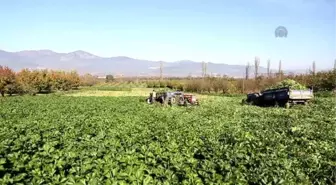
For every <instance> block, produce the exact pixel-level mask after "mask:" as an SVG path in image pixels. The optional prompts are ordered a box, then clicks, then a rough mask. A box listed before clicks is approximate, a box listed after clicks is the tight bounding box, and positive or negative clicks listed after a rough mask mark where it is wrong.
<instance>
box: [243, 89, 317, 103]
mask: <svg viewBox="0 0 336 185" xmlns="http://www.w3.org/2000/svg"><path fill="white" fill-rule="evenodd" d="M313 98H314V94H313V91H312V90H311V89H306V90H298V89H291V88H290V87H284V88H276V89H268V90H265V91H261V92H260V93H249V94H247V98H246V100H243V103H247V104H250V105H257V106H275V107H286V108H289V107H291V106H292V105H295V104H303V105H307V104H308V103H309V102H311V100H312V99H313Z"/></svg>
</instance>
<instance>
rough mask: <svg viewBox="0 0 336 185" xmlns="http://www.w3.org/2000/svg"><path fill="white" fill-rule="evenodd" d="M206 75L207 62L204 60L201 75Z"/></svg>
mask: <svg viewBox="0 0 336 185" xmlns="http://www.w3.org/2000/svg"><path fill="white" fill-rule="evenodd" d="M206 75H207V63H205V62H204V61H203V62H202V77H203V78H204V77H206Z"/></svg>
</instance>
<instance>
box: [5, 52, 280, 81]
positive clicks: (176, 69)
mask: <svg viewBox="0 0 336 185" xmlns="http://www.w3.org/2000/svg"><path fill="white" fill-rule="evenodd" d="M0 65H3V66H8V67H10V68H12V69H13V70H15V71H18V70H21V69H22V68H31V69H44V68H47V69H61V70H77V71H78V72H79V73H81V74H83V73H91V74H94V75H101V76H103V75H106V74H122V75H124V76H158V75H159V74H160V62H158V61H149V60H139V59H134V58H129V57H125V56H118V57H110V58H104V57H99V56H96V55H93V54H91V53H88V52H86V51H81V50H78V51H74V52H70V53H57V52H54V51H51V50H25V51H19V52H7V51H3V50H0ZM253 69H254V67H253V66H251V72H250V74H251V76H253V71H252V70H253ZM207 71H208V73H209V74H214V75H216V74H217V75H221V76H222V75H227V76H232V77H242V76H244V73H245V66H244V65H229V64H218V63H208V66H207ZM273 71H276V70H273ZM259 72H260V73H266V68H264V67H260V69H259ZM201 74H202V64H201V62H194V61H188V60H182V61H176V62H163V75H164V76H177V77H182V76H188V75H192V76H201Z"/></svg>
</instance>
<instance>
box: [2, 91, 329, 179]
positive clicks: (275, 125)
mask: <svg viewBox="0 0 336 185" xmlns="http://www.w3.org/2000/svg"><path fill="white" fill-rule="evenodd" d="M143 100H144V97H140V96H128V97H123V96H118V97H107V96H104V97H100V96H96V97H94V96H63V95H62V96H60V95H59V96H58V95H46V96H33V97H32V96H20V97H10V98H5V99H1V109H0V141H1V143H0V179H1V180H0V182H1V183H0V184H20V183H21V184H29V183H32V184H76V183H77V184H181V183H183V184H332V183H333V182H335V181H334V179H335V172H334V169H335V164H336V163H335V161H336V153H335V148H334V144H335V127H334V124H335V106H334V100H333V99H332V98H330V97H329V98H317V99H316V102H315V103H314V104H313V105H310V106H307V107H304V106H296V107H293V108H292V109H281V108H260V107H253V106H246V105H244V106H242V105H240V104H239V103H240V100H241V97H211V96H209V97H208V98H203V99H202V106H200V107H191V108H185V107H162V106H157V105H147V104H146V103H144V102H143Z"/></svg>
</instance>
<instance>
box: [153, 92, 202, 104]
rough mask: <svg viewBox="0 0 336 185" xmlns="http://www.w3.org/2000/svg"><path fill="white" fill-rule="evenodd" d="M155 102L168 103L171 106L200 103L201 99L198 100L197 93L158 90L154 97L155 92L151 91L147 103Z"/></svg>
mask: <svg viewBox="0 0 336 185" xmlns="http://www.w3.org/2000/svg"><path fill="white" fill-rule="evenodd" d="M154 102H159V103H161V104H168V105H170V106H173V105H180V106H188V105H199V101H198V100H197V98H196V96H195V95H192V94H184V93H183V92H181V91H175V92H166V91H165V92H157V93H156V97H155V98H154V97H153V93H150V95H149V97H148V98H147V103H148V104H152V103H154Z"/></svg>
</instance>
